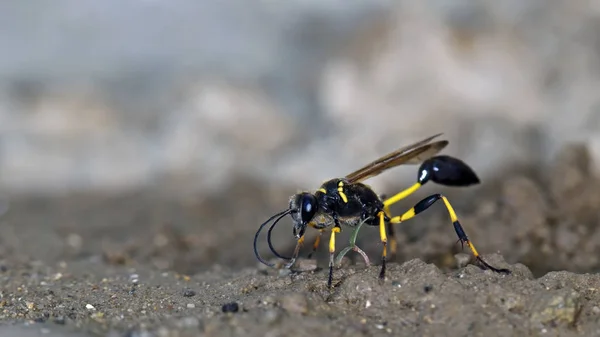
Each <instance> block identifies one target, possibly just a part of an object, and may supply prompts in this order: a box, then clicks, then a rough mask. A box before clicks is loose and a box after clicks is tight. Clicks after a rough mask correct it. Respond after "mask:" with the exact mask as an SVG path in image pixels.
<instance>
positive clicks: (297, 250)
mask: <svg viewBox="0 0 600 337" xmlns="http://www.w3.org/2000/svg"><path fill="white" fill-rule="evenodd" d="M303 245H304V235H302V236H301V237H300V238H299V239H298V241H296V248H295V249H294V254H292V258H291V259H290V261H289V262H288V263H286V265H285V268H291V267H292V266H293V265H294V263H296V259H297V258H298V254H300V248H302V246H303Z"/></svg>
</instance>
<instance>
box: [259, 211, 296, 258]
mask: <svg viewBox="0 0 600 337" xmlns="http://www.w3.org/2000/svg"><path fill="white" fill-rule="evenodd" d="M290 212H291V210H289V209H287V210H285V211H282V212H279V213H277V214H275V215H273V216H272V217H270V218H269V220H267V221H265V222H264V223H263V224H262V225H260V227H259V228H258V230H257V231H256V234H254V255H256V258H257V259H258V261H260V262H261V263H263V264H265V265H267V266H269V267H275V264H273V263H268V262H267V261H265V260H264V259H263V258H262V257H261V256H260V254H259V253H258V249H257V248H256V242H257V241H258V236H259V235H260V232H261V231H262V229H263V228H264V227H265V226H266V225H267V224H268V223H269V222H271V220H273V219H275V218H276V217H279V218H278V219H277V220H275V223H277V222H278V221H279V220H281V218H283V217H284V216H286V215H288V214H289V213H290Z"/></svg>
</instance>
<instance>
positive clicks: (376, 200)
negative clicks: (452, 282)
mask: <svg viewBox="0 0 600 337" xmlns="http://www.w3.org/2000/svg"><path fill="white" fill-rule="evenodd" d="M440 135H441V133H440V134H436V135H434V136H431V137H429V138H426V139H423V140H421V141H419V142H416V143H413V144H410V145H408V146H405V147H402V148H400V149H398V150H396V151H394V152H392V153H389V154H387V155H385V156H383V157H381V158H379V159H377V160H375V161H373V162H371V163H370V164H368V165H366V166H364V167H363V168H361V169H359V170H357V171H355V172H352V173H350V174H349V175H347V176H346V177H344V178H334V179H331V180H328V181H325V182H324V183H323V184H322V185H321V187H320V188H319V189H318V190H317V191H316V192H315V193H309V192H302V193H298V194H295V195H293V196H291V197H290V199H289V208H288V209H287V210H285V211H282V212H279V213H277V214H275V215H273V216H272V217H271V218H269V219H268V220H267V221H266V222H265V223H263V224H262V225H261V226H260V227H259V229H258V231H257V232H256V235H255V236H254V253H255V255H256V257H257V259H258V260H259V261H260V262H262V263H264V264H265V265H267V266H270V267H274V264H271V263H268V262H266V261H265V260H264V259H263V258H262V257H261V256H260V254H258V250H257V248H256V245H257V240H258V236H259V234H260V232H261V231H262V229H263V228H264V227H265V226H266V225H267V224H268V223H269V222H271V221H272V220H273V219H275V218H277V219H276V220H275V221H274V222H273V224H272V225H271V227H270V228H269V231H268V240H267V241H268V243H269V248H270V249H271V251H272V252H273V253H274V254H275V255H276V256H277V257H279V258H282V259H286V260H289V263H287V264H286V268H289V267H291V266H292V265H293V264H294V263H295V261H296V258H297V257H298V254H299V252H300V248H301V247H302V245H303V243H304V234H305V231H306V228H307V227H309V226H310V227H313V228H315V229H317V230H318V231H319V236H317V238H316V240H315V243H314V245H313V252H314V251H315V250H316V249H317V247H318V245H319V242H320V238H321V234H322V233H323V232H324V231H325V230H327V229H330V231H331V236H330V240H329V254H330V258H329V279H328V282H327V285H328V287H331V283H332V277H333V266H334V254H335V235H336V234H337V233H339V232H340V231H341V226H342V225H345V226H349V227H353V228H356V230H355V233H353V236H352V237H353V239H351V246H352V247H351V248H352V249H353V250H355V251H357V252H359V253H361V255H363V257H364V258H365V260H366V261H367V263H368V258H367V256H366V254H364V252H363V251H362V250H361V249H360V248H359V247H358V246H356V245H355V244H354V242H353V240H355V237H356V233H357V232H358V229H359V228H360V226H362V224H367V225H369V226H379V234H380V237H381V243H382V244H383V252H382V255H381V272H380V273H379V278H380V279H381V280H383V279H384V278H385V268H386V256H387V244H388V234H387V232H389V235H390V237H389V240H390V250H391V252H392V254H395V251H396V240H395V236H394V229H393V225H394V224H398V223H401V222H404V221H407V220H409V219H411V218H413V217H414V216H416V215H417V214H419V213H421V212H423V211H425V210H426V209H427V208H429V207H430V206H431V205H433V204H434V203H435V202H436V201H438V200H442V201H443V202H444V205H445V206H446V209H447V210H448V213H449V215H450V219H451V220H452V224H453V225H454V230H455V231H456V234H457V235H458V239H459V241H460V242H461V244H462V245H465V244H466V245H467V246H468V247H469V248H470V249H471V252H472V253H473V255H474V256H475V258H476V259H477V261H479V262H480V263H481V264H483V265H484V266H485V267H487V268H489V269H491V270H493V271H495V272H498V273H507V274H508V273H510V271H509V270H508V269H498V268H495V267H493V266H491V265H489V264H488V263H487V262H485V261H484V260H483V259H482V258H481V257H480V256H479V253H478V252H477V250H476V249H475V246H474V245H473V243H472V242H471V241H470V240H469V239H468V237H467V235H466V233H465V231H464V230H463V228H462V226H461V224H460V222H459V221H458V217H457V216H456V213H455V212H454V209H453V208H452V206H451V205H450V202H449V201H448V199H447V198H446V197H445V196H443V195H442V194H433V195H430V196H428V197H426V198H424V199H423V200H421V201H419V202H418V203H417V204H416V205H415V206H414V207H412V208H411V209H409V210H408V211H406V212H405V213H404V214H402V215H400V216H392V215H391V214H390V211H389V208H390V206H391V205H392V204H395V203H397V202H398V201H400V200H402V199H404V198H406V197H407V196H409V195H411V194H412V193H414V192H415V191H417V190H418V189H419V188H420V187H421V186H423V185H424V184H425V183H427V182H428V181H433V182H435V183H437V184H440V185H446V186H470V185H474V184H478V183H479V182H480V181H479V178H478V177H477V175H476V174H475V172H474V171H473V170H472V169H471V168H470V167H469V166H468V165H467V164H466V163H464V162H463V161H461V160H459V159H457V158H454V157H451V156H447V155H436V154H437V153H438V152H440V151H441V150H442V149H444V148H445V147H446V146H447V145H448V141H447V140H439V141H435V142H431V141H432V140H433V139H434V138H436V137H439V136H440ZM419 163H421V166H420V167H419V170H418V179H417V182H416V183H415V184H413V185H412V186H411V187H409V188H407V189H405V190H403V191H401V192H399V193H398V194H396V195H394V196H392V197H391V198H383V197H381V196H379V195H377V194H376V193H375V192H374V191H373V190H372V189H371V188H370V187H369V186H367V185H365V184H363V183H362V181H364V180H366V179H368V178H372V177H375V176H377V175H379V174H380V173H382V172H384V171H386V170H388V169H390V168H393V167H396V166H399V165H403V164H419ZM383 199H385V200H383ZM288 214H289V215H290V216H291V218H292V220H293V223H294V227H293V234H294V237H295V238H296V239H297V244H296V248H295V250H294V253H293V256H292V257H284V256H282V255H280V254H279V253H278V252H277V251H276V250H275V249H274V247H273V245H272V243H271V231H272V230H273V228H274V227H275V226H276V225H277V223H278V222H279V220H281V219H282V218H283V217H284V216H286V215H288ZM386 225H387V226H386ZM386 229H387V232H386ZM345 252H347V250H345ZM345 252H344V253H343V254H345ZM311 255H312V253H311ZM340 255H342V254H340ZM339 258H340V259H341V256H340V257H339Z"/></svg>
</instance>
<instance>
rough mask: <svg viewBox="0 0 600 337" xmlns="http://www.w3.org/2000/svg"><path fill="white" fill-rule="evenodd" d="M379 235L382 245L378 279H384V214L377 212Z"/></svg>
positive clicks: (385, 246) (385, 248) (385, 242)
mask: <svg viewBox="0 0 600 337" xmlns="http://www.w3.org/2000/svg"><path fill="white" fill-rule="evenodd" d="M377 216H378V217H379V236H380V237H381V244H382V245H383V251H382V252H381V272H379V279H380V280H384V279H385V261H386V257H387V235H386V233H385V214H384V213H383V212H379V214H377Z"/></svg>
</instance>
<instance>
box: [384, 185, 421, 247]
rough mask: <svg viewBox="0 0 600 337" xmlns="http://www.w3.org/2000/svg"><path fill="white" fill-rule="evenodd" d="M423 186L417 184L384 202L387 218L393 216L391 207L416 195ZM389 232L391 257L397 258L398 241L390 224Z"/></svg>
mask: <svg viewBox="0 0 600 337" xmlns="http://www.w3.org/2000/svg"><path fill="white" fill-rule="evenodd" d="M421 186H422V184H421V183H418V182H417V183H415V184H414V185H412V186H411V187H409V188H407V189H405V190H404V191H402V192H400V193H398V194H396V195H394V196H392V197H391V198H387V199H386V200H385V201H384V202H383V211H384V212H385V214H387V216H391V213H390V206H391V205H393V204H395V203H397V202H398V201H400V200H402V199H404V198H406V197H408V196H409V195H411V194H413V193H415V191H417V190H418V189H419V188H420V187H421ZM387 230H388V232H389V236H390V238H389V245H390V255H391V256H395V255H396V251H397V247H398V242H397V241H396V233H395V232H394V226H392V224H388V226H387Z"/></svg>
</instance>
